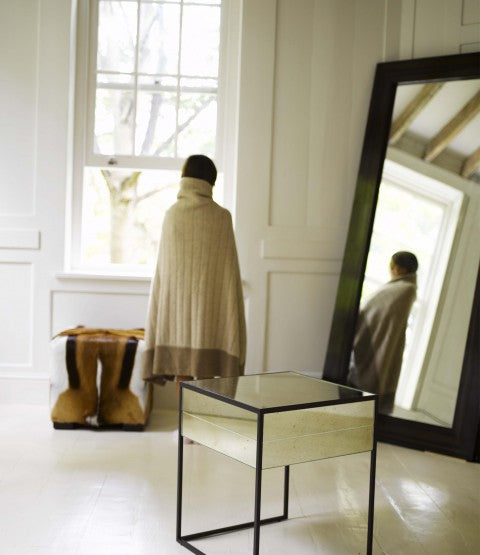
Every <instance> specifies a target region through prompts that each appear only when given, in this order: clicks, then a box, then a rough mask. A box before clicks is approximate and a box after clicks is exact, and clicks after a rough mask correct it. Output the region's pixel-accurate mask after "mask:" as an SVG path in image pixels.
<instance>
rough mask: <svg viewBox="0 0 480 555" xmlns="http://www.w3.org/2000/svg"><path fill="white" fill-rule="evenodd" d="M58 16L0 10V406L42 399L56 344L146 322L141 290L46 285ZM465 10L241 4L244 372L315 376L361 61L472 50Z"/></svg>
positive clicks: (344, 209) (44, 0)
mask: <svg viewBox="0 0 480 555" xmlns="http://www.w3.org/2000/svg"><path fill="white" fill-rule="evenodd" d="M82 1H83V0H82ZM74 5H75V2H72V3H70V2H68V1H64V2H58V1H57V0H22V1H21V2H0V27H1V32H0V67H1V68H2V71H1V77H0V78H1V79H2V83H1V86H0V105H1V106H2V113H1V116H0V118H1V120H2V125H1V126H0V141H1V142H0V144H1V146H0V199H1V201H0V285H1V287H0V314H2V318H3V322H2V333H1V334H0V402H18V401H23V402H37V403H42V402H46V399H47V392H48V388H47V383H48V342H49V338H50V337H51V335H52V334H53V333H55V332H56V331H59V330H60V329H63V328H65V327H67V326H69V325H76V324H79V323H81V324H86V325H100V326H116V327H130V326H139V325H140V326H141V325H142V324H143V318H144V314H145V311H146V304H147V298H148V287H149V284H148V280H143V281H142V280H126V279H117V280H113V279H104V280H99V279H85V278H81V277H78V276H77V277H75V276H74V277H70V278H65V277H60V274H61V273H62V272H63V270H64V247H65V240H64V237H65V209H66V207H68V195H69V187H70V174H71V171H70V168H71V138H72V135H73V133H72V131H73V129H72V99H73V89H72V82H73V80H72V75H73V71H74V67H73V60H74V57H73V52H74V46H73V45H74V41H75V36H74V35H75V33H74V29H75V26H74V19H75V18H74V14H75V9H74ZM476 6H478V3H476V2H475V1H470V0H463V1H462V0H403V1H400V0H302V1H301V2H300V1H299V2H297V1H295V2H293V1H292V0H262V1H261V2H259V1H258V0H244V2H243V14H242V18H243V19H242V23H243V29H242V52H241V55H242V56H241V83H240V104H239V110H240V113H239V130H238V159H237V184H236V185H237V195H236V203H235V205H236V211H235V221H236V231H237V240H238V246H239V253H240V260H241V266H242V273H243V278H244V280H245V282H246V287H245V294H246V296H247V307H248V329H249V349H248V360H247V365H248V371H249V372H259V371H265V370H268V371H273V370H285V369H293V370H310V371H313V372H319V370H320V369H321V368H322V364H323V357H324V354H325V348H326V341H327V338H328V332H329V327H330V319H331V315H332V310H333V303H334V298H335V291H336V286H337V280H338V274H339V271H340V262H341V258H342V252H343V244H344V240H345V236H346V228H347V224H348V219H349V212H350V206H351V201H352V196H353V189H354V183H355V174H356V171H357V167H358V162H359V156H360V150H361V145H362V138H363V131H364V125H365V121H366V111H367V108H368V102H369V95H370V90H371V86H372V81H373V74H374V69H375V64H376V63H377V62H380V61H386V60H394V59H400V58H410V57H419V56H431V55H438V54H454V53H458V52H463V51H467V50H469V49H470V50H471V49H475V48H476V47H475V42H477V43H479V44H478V48H477V49H480V39H479V37H478V32H479V31H478V30H479V21H480V17H479V14H478V13H477V12H478V10H477V7H476ZM171 393H172V392H171V391H170V390H167V393H166V394H165V392H163V396H161V398H160V399H159V400H157V402H160V403H166V404H168V403H170V402H171Z"/></svg>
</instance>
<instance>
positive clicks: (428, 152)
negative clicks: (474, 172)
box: [423, 91, 480, 162]
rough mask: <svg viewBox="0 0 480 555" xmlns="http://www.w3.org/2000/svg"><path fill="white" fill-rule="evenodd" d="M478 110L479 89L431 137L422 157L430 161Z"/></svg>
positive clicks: (479, 104)
mask: <svg viewBox="0 0 480 555" xmlns="http://www.w3.org/2000/svg"><path fill="white" fill-rule="evenodd" d="M479 112H480V91H479V92H478V93H477V94H476V95H475V96H474V97H473V98H472V99H470V100H469V101H468V102H467V103H466V104H465V106H464V107H463V108H462V109H461V110H460V112H458V114H456V115H455V116H454V117H453V118H452V119H451V120H450V121H449V122H448V123H447V124H446V125H445V127H444V128H443V129H441V130H440V131H439V132H438V134H437V135H436V136H435V137H433V139H432V140H431V141H430V142H429V143H428V145H427V148H426V149H425V154H424V155H423V159H424V160H426V161H427V162H431V161H432V160H433V159H434V158H435V157H436V156H438V155H439V154H440V152H442V150H444V149H445V148H446V147H447V146H448V144H449V143H450V142H451V141H452V140H453V139H454V138H455V137H456V136H457V135H458V134H459V133H460V131H461V130H462V129H463V128H464V127H465V126H466V125H467V123H468V122H469V121H470V120H471V119H473V118H474V117H475V116H476V115H477V114H478V113H479Z"/></svg>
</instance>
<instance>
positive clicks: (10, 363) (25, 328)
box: [0, 262, 33, 371]
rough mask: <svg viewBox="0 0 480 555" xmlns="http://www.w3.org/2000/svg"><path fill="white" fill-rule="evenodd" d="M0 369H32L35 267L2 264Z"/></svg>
mask: <svg viewBox="0 0 480 555" xmlns="http://www.w3.org/2000/svg"><path fill="white" fill-rule="evenodd" d="M0 283H1V284H2V286H1V287H0V314H1V315H2V320H3V321H2V326H1V328H2V333H0V353H1V358H0V368H2V369H5V370H7V371H9V370H13V369H15V368H23V369H28V370H30V369H31V365H32V341H33V335H32V317H33V293H32V291H33V266H32V264H30V263H11V262H0Z"/></svg>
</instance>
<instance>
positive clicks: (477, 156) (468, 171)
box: [461, 147, 480, 178]
mask: <svg viewBox="0 0 480 555" xmlns="http://www.w3.org/2000/svg"><path fill="white" fill-rule="evenodd" d="M479 168H480V147H478V148H477V150H476V151H475V152H474V153H473V154H471V155H470V156H469V157H468V158H466V159H465V162H464V163H463V166H462V172H461V174H462V177H466V178H468V177H470V176H471V175H473V174H474V173H475V172H476V171H477V170H478V169H479Z"/></svg>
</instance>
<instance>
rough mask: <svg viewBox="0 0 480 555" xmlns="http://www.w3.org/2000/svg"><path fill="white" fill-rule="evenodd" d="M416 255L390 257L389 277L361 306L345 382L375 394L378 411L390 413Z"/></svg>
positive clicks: (413, 284)
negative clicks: (377, 401) (377, 399)
mask: <svg viewBox="0 0 480 555" xmlns="http://www.w3.org/2000/svg"><path fill="white" fill-rule="evenodd" d="M417 268H418V261H417V258H416V256H415V255H414V254H413V253H411V252H407V251H400V252H397V253H395V254H394V255H393V256H392V258H391V260H390V275H391V277H392V279H391V280H390V281H389V282H388V283H386V284H385V285H383V286H382V287H380V289H378V290H377V291H376V292H375V293H374V294H373V295H372V296H371V297H370V298H369V299H368V300H367V301H366V303H365V304H364V305H363V306H361V307H360V311H359V314H358V320H357V329H356V332H355V338H354V342H353V352H352V357H351V362H350V371H349V375H348V382H349V384H350V385H352V386H353V387H358V388H359V389H363V390H365V391H369V392H371V393H378V394H379V395H380V399H379V409H380V411H381V412H387V413H389V412H392V410H393V403H394V399H395V391H396V389H397V384H398V378H399V377H400V370H401V367H402V358H403V351H404V348H405V333H406V329H407V322H408V317H409V314H410V310H411V308H412V305H413V303H414V301H415V298H416V291H417Z"/></svg>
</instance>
